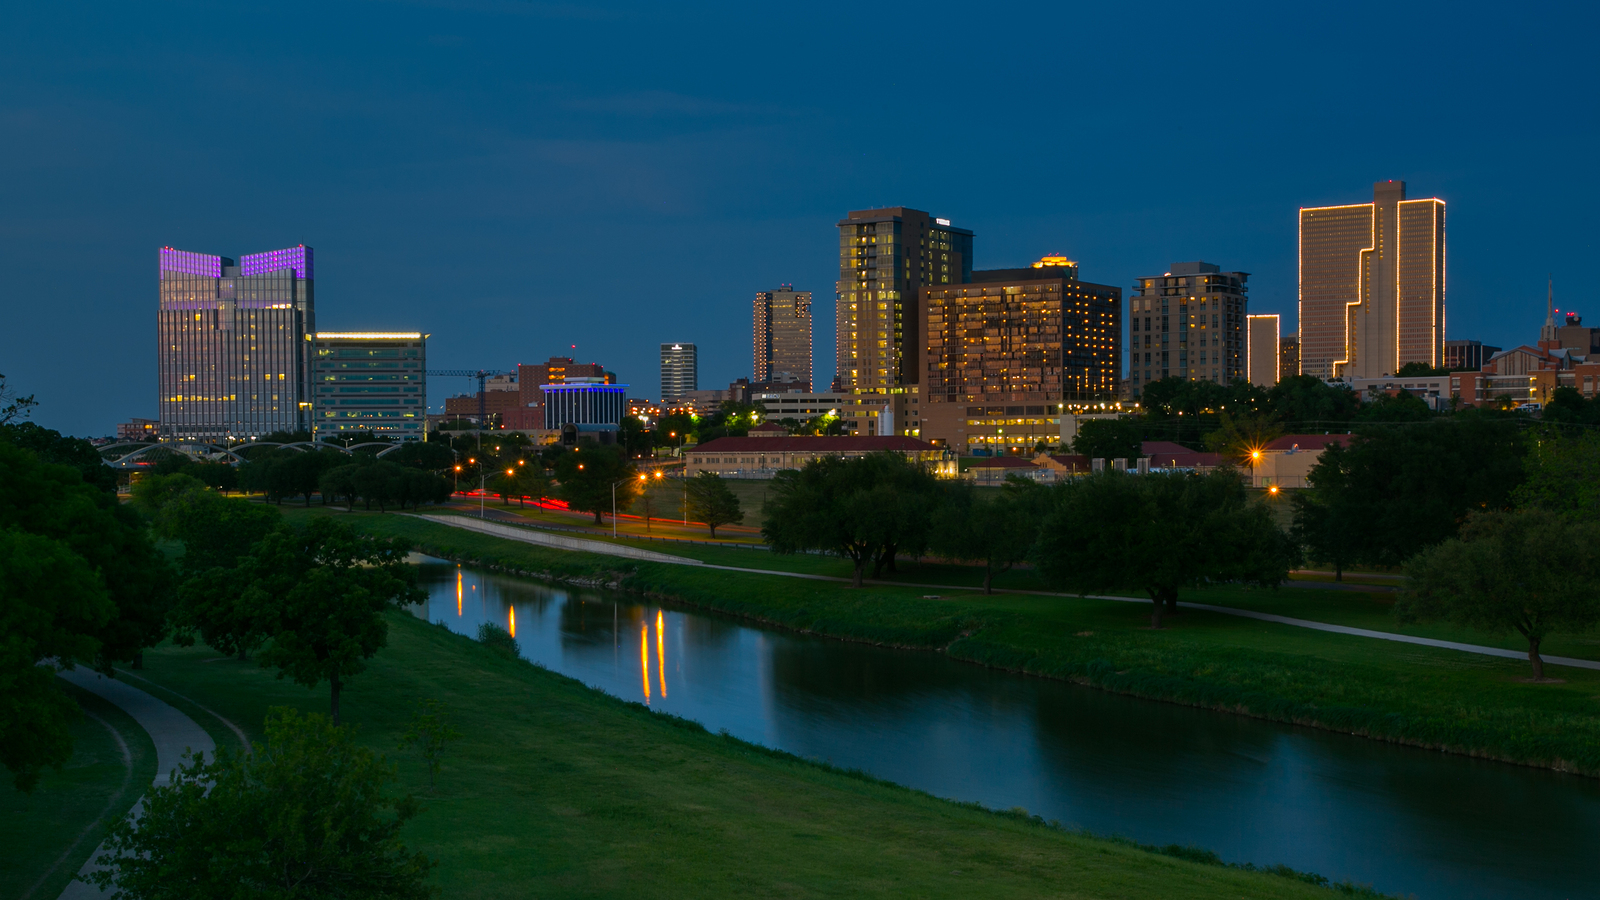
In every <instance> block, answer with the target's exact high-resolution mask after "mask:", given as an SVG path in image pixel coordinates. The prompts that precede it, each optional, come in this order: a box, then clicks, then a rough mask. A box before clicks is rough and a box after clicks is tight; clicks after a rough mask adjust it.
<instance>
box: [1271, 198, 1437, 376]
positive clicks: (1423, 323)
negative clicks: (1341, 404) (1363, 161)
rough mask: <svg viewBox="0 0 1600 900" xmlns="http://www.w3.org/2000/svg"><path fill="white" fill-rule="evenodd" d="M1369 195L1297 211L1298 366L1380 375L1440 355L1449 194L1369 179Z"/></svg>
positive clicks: (1323, 372)
mask: <svg viewBox="0 0 1600 900" xmlns="http://www.w3.org/2000/svg"><path fill="white" fill-rule="evenodd" d="M1372 194H1373V198H1372V202H1371V203H1357V204H1351V205H1348V206H1326V207H1313V208H1303V209H1301V210H1300V315H1299V322H1300V371H1301V372H1303V373H1305V374H1307V375H1315V376H1317V377H1318V378H1381V377H1384V376H1386V375H1391V374H1393V373H1394V372H1396V371H1398V370H1399V369H1400V367H1401V366H1403V365H1405V364H1406V363H1412V362H1420V363H1426V364H1428V365H1430V366H1434V367H1438V366H1440V365H1441V364H1442V363H1443V362H1444V314H1445V309H1444V307H1445V268H1444V263H1445V233H1444V211H1445V209H1444V201H1442V200H1439V199H1437V198H1429V199H1426V200H1407V199H1406V183H1405V182H1403V181H1380V182H1377V183H1376V184H1374V185H1373V190H1372Z"/></svg>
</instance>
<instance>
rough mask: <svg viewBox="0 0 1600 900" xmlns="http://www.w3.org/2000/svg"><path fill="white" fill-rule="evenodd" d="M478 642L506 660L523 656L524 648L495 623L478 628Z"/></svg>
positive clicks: (487, 623)
mask: <svg viewBox="0 0 1600 900" xmlns="http://www.w3.org/2000/svg"><path fill="white" fill-rule="evenodd" d="M478 642H479V643H481V644H483V645H484V646H485V647H488V648H489V649H490V650H493V651H494V652H495V653H498V654H499V655H501V656H504V657H505V658H506V659H519V658H521V656H522V647H521V646H520V645H519V644H518V643H517V639H516V638H514V637H512V636H511V633H510V632H508V631H506V630H505V629H504V628H501V627H500V626H499V625H496V624H495V623H493V622H485V623H483V624H482V625H479V626H478Z"/></svg>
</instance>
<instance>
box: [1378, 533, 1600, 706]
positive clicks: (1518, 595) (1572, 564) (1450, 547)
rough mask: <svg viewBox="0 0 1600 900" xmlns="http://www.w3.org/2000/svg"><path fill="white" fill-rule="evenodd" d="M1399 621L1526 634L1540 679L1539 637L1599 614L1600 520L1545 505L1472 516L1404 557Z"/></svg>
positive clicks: (1579, 626)
mask: <svg viewBox="0 0 1600 900" xmlns="http://www.w3.org/2000/svg"><path fill="white" fill-rule="evenodd" d="M1405 571H1406V577H1407V584H1408V589H1407V591H1406V592H1405V594H1404V595H1403V596H1402V599H1401V600H1400V601H1399V602H1398V603H1397V604H1396V606H1395V612H1396V613H1397V614H1398V615H1399V617H1400V619H1401V621H1417V620H1430V619H1443V620H1445V621H1448V622H1452V623H1454V624H1457V625H1463V626H1466V627H1468V628H1475V629H1478V630H1481V631H1486V632H1490V633H1495V634H1503V633H1505V632H1506V631H1511V630H1514V631H1516V632H1517V633H1518V634H1520V635H1522V636H1523V637H1524V638H1526V639H1527V641H1528V662H1529V663H1530V664H1531V665H1532V666H1533V677H1534V679H1535V680H1542V679H1543V678H1544V660H1543V659H1542V658H1540V656H1539V644H1540V643H1541V642H1542V641H1543V640H1544V639H1545V637H1547V636H1548V635H1549V634H1550V633H1551V632H1552V631H1569V632H1570V631H1586V630H1588V629H1590V628H1592V627H1594V624H1595V622H1596V621H1600V525H1597V524H1596V523H1594V522H1593V521H1589V520H1574V519H1569V518H1564V517H1562V516H1560V515H1557V514H1556V513H1553V512H1550V511H1548V510H1543V509H1525V510H1514V511H1503V510H1491V511H1488V512H1483V513H1479V514H1477V515H1474V516H1473V517H1472V518H1471V519H1470V520H1468V522H1467V523H1466V525H1464V526H1463V527H1462V529H1461V536H1460V537H1458V538H1451V539H1449V540H1446V541H1444V542H1443V543H1440V544H1436V545H1435V546H1433V547H1429V548H1427V549H1425V550H1423V551H1422V552H1421V553H1418V554H1417V555H1416V556H1415V557H1413V558H1412V559H1411V560H1410V561H1408V562H1407V563H1406V568H1405Z"/></svg>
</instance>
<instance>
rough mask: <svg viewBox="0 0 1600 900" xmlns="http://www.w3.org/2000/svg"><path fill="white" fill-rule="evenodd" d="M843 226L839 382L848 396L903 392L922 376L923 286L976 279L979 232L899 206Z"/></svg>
mask: <svg viewBox="0 0 1600 900" xmlns="http://www.w3.org/2000/svg"><path fill="white" fill-rule="evenodd" d="M838 227H839V280H838V282H837V283H836V284H835V285H834V289H835V293H834V297H835V303H836V307H837V308H836V311H835V320H834V321H835V353H836V357H837V362H836V364H835V366H836V373H835V374H836V380H837V382H838V384H839V386H840V388H841V389H842V390H845V391H852V392H867V393H888V392H892V391H896V390H904V389H905V388H908V387H910V386H912V385H915V384H917V382H918V380H919V379H920V377H921V371H920V370H921V366H920V359H921V354H922V349H923V344H924V340H923V333H922V332H923V326H924V318H923V315H922V309H921V302H922V296H921V293H922V289H923V288H924V287H933V286H942V285H949V284H965V283H966V282H968V281H969V280H971V273H972V232H970V231H968V230H966V229H964V228H955V227H952V226H951V224H950V220H949V219H940V218H935V217H934V216H932V215H929V214H928V213H925V212H922V211H921V210H915V209H907V208H905V207H899V206H894V207H888V208H885V209H867V210H855V211H852V212H851V213H849V214H848V216H847V217H846V218H845V219H842V220H841V221H840V222H839V223H838Z"/></svg>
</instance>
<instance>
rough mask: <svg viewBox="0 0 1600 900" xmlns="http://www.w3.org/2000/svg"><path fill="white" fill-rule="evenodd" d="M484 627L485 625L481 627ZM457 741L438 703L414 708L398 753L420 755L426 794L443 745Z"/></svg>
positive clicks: (427, 702)
mask: <svg viewBox="0 0 1600 900" xmlns="http://www.w3.org/2000/svg"><path fill="white" fill-rule="evenodd" d="M485 624H487V623H485ZM458 737H461V732H459V731H457V730H455V729H454V728H452V727H450V721H449V719H448V718H447V717H446V710H445V705H444V704H443V703H441V702H440V701H438V700H424V701H422V702H421V703H419V704H417V714H416V715H415V716H413V717H412V719H411V727H410V728H407V729H406V733H405V734H403V735H401V737H400V749H401V750H404V749H406V748H407V747H410V746H412V745H413V744H415V745H416V747H417V749H418V750H420V751H421V752H422V761H423V763H424V764H425V765H426V766H427V767H428V791H429V793H432V792H433V788H434V785H435V784H436V783H437V782H438V780H439V768H440V766H441V765H442V760H443V758H444V747H445V744H447V743H449V742H450V741H453V740H455V739H456V738H458Z"/></svg>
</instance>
